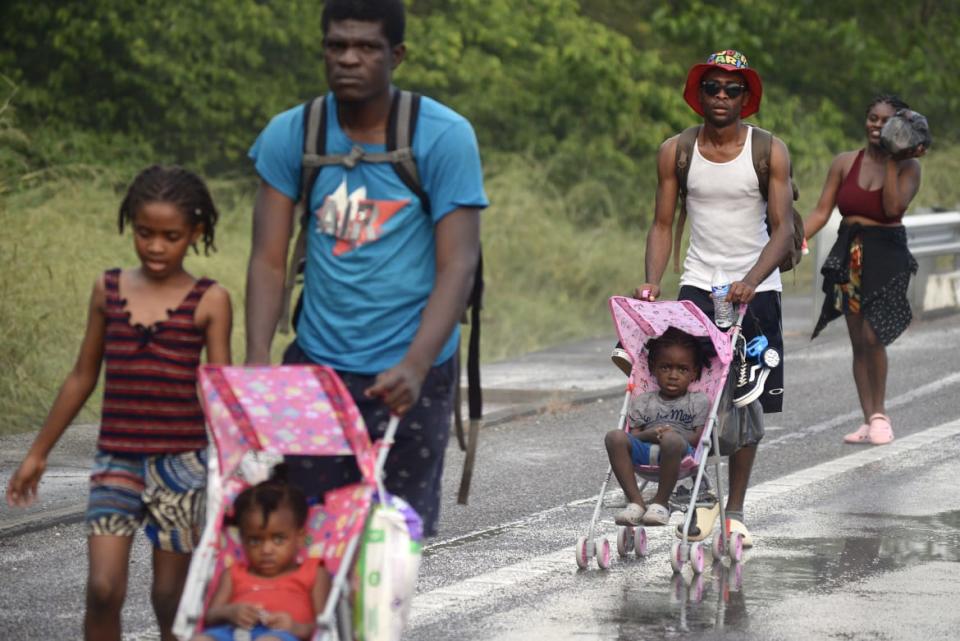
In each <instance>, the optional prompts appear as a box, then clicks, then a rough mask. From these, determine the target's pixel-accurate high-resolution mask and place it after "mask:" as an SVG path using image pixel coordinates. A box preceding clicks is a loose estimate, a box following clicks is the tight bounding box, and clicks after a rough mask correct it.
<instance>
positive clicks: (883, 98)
mask: <svg viewBox="0 0 960 641" xmlns="http://www.w3.org/2000/svg"><path fill="white" fill-rule="evenodd" d="M879 104H887V105H890V106H891V107H893V110H894V111H900V110H901V109H909V108H910V105H908V104H907V103H906V102H904V101H903V99H902V98H900V96H898V95H897V94H894V93H881V94H877V95H876V96H874V97H873V100H871V101H870V104H869V105H867V112H866V113H867V115H868V116H869V115H870V110H871V109H873V107H874V105H879Z"/></svg>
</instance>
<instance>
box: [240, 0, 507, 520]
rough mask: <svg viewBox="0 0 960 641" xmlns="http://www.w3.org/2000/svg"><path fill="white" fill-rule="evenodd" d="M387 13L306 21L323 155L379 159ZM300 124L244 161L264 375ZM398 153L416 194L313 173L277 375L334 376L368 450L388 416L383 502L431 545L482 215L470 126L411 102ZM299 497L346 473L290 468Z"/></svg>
mask: <svg viewBox="0 0 960 641" xmlns="http://www.w3.org/2000/svg"><path fill="white" fill-rule="evenodd" d="M404 21H405V18H404V8H403V3H402V1H401V0H367V1H365V2H360V3H358V2H352V1H349V0H328V2H326V3H325V5H324V9H323V15H322V26H323V48H324V64H325V68H326V75H327V83H328V85H329V87H330V93H329V94H328V95H327V96H326V98H325V100H326V110H327V129H326V153H327V154H346V153H348V152H350V150H351V149H352V148H353V147H354V146H360V147H362V148H363V149H364V150H365V151H367V152H370V153H376V152H382V151H384V150H385V149H386V135H387V128H388V116H389V112H390V106H391V100H392V96H393V92H394V91H395V89H394V87H393V85H392V75H393V70H394V69H395V68H396V66H397V65H399V64H400V62H401V61H402V60H403V57H404V54H405V52H406V48H405V46H404V44H403V31H404ZM303 119H304V109H303V108H302V106H301V107H295V108H293V109H290V110H288V111H285V112H283V113H281V114H279V115H277V116H275V117H274V118H273V119H272V120H271V121H270V123H269V124H268V125H267V127H266V128H265V129H264V130H263V131H262V132H261V133H260V136H259V137H258V138H257V140H256V142H255V143H254V144H253V147H252V148H251V149H250V157H251V159H253V161H254V164H255V167H256V170H257V173H258V174H259V175H260V178H261V183H260V188H259V190H258V192H257V197H256V203H255V205H254V226H253V227H254V230H253V247H252V251H251V255H250V264H249V268H248V275H247V302H246V327H247V362H248V363H268V362H269V355H270V344H271V341H272V338H273V334H274V331H275V329H276V326H277V322H278V319H279V318H280V315H281V306H282V292H283V281H284V274H285V264H286V260H287V248H288V245H289V240H290V236H291V234H292V232H293V230H294V227H295V225H296V223H297V221H295V220H294V205H295V203H296V201H297V200H298V199H299V198H300V193H299V191H300V173H301V156H302V153H303V136H304V127H303V124H304V123H303ZM415 132H416V133H415V136H414V140H413V145H412V146H413V154H414V157H415V159H416V164H417V169H418V172H419V174H420V182H421V185H422V188H423V191H424V192H425V193H426V195H427V197H428V199H429V208H428V209H425V208H424V203H421V201H420V199H419V198H418V197H417V195H416V194H415V193H414V192H413V191H412V190H411V189H410V188H409V187H407V185H406V184H404V182H403V181H402V180H401V179H400V177H399V176H398V175H397V173H396V171H395V170H394V168H393V167H392V166H391V165H390V164H389V163H364V162H360V163H358V164H356V165H355V166H354V167H353V168H351V169H347V168H346V167H345V166H342V165H332V166H327V167H324V168H323V170H322V171H320V173H319V176H318V178H317V180H316V182H315V184H314V187H313V189H312V191H311V193H310V195H309V199H308V203H307V204H308V212H309V220H308V226H307V233H308V235H307V260H306V270H305V284H304V291H303V301H302V305H303V307H302V311H301V313H300V315H299V317H298V319H297V324H296V330H297V340H296V341H295V342H294V343H293V344H292V345H291V346H290V347H289V348H288V349H287V351H286V353H285V354H284V362H287V363H306V362H310V363H320V364H324V365H329V366H331V367H333V368H334V369H336V370H337V371H338V373H339V374H340V376H341V378H343V380H344V383H345V384H346V385H347V388H348V389H349V390H350V393H351V394H352V395H353V397H354V400H355V401H356V402H357V405H358V407H359V408H360V411H361V413H362V414H363V416H364V420H365V422H366V424H367V429H368V430H369V431H370V433H371V436H372V437H373V438H378V437H379V436H381V435H382V434H383V432H384V429H385V426H386V422H387V419H388V417H389V412H394V413H396V414H400V415H402V416H403V421H402V423H401V425H400V429H399V430H398V433H397V442H396V444H395V445H394V446H393V448H392V449H391V453H390V456H389V458H388V459H387V464H386V486H387V489H388V490H389V491H391V492H393V493H395V494H397V495H399V496H401V497H402V498H404V499H406V500H407V501H408V502H409V503H410V504H411V505H412V506H413V507H414V508H415V509H416V510H417V511H418V512H419V513H420V516H421V517H422V518H423V521H424V531H425V533H426V534H427V535H433V534H435V533H436V523H437V518H438V515H439V503H440V478H441V474H442V471H443V454H444V450H445V448H446V444H447V439H448V437H449V431H450V415H451V413H452V402H453V391H454V386H455V385H458V384H459V381H457V380H454V364H453V357H454V354H455V352H456V349H457V345H458V339H459V328H458V325H457V321H458V319H459V318H460V315H461V314H462V312H463V310H464V307H465V304H466V300H467V297H468V295H469V293H470V289H471V286H472V283H473V277H474V271H475V269H476V265H477V260H478V256H479V250H480V249H479V248H480V244H479V235H480V211H481V210H482V209H483V208H484V207H486V206H487V204H488V203H487V197H486V194H485V193H484V189H483V174H482V169H481V165H480V154H479V151H478V149H477V141H476V137H475V135H474V132H473V128H472V127H471V126H470V123H469V122H468V121H467V120H466V119H465V118H463V117H462V116H460V115H459V114H457V113H456V112H454V111H453V110H451V109H449V108H447V107H445V106H443V105H441V104H440V103H438V102H436V101H434V100H431V99H430V98H427V97H423V98H422V99H421V102H420V109H419V112H418V117H417V123H416V129H415ZM291 462H292V465H291V468H292V469H291V474H292V476H293V480H294V481H295V482H299V483H300V484H302V485H304V486H306V489H307V490H308V491H309V492H311V493H321V492H322V491H324V490H325V489H329V488H330V487H336V486H338V485H342V484H343V483H344V482H349V481H350V480H352V479H353V478H355V475H356V473H357V472H356V469H355V465H354V464H352V463H350V464H349V465H344V464H343V463H344V462H343V461H340V462H339V463H338V464H337V465H336V466H329V465H326V464H323V463H322V462H321V460H309V459H296V460H293V461H291Z"/></svg>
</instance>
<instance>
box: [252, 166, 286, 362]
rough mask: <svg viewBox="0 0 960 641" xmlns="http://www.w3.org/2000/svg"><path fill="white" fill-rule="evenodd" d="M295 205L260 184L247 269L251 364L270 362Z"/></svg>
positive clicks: (266, 185)
mask: <svg viewBox="0 0 960 641" xmlns="http://www.w3.org/2000/svg"><path fill="white" fill-rule="evenodd" d="M293 208H294V202H293V201H292V200H290V198H288V197H287V196H285V195H284V194H282V193H280V192H279V191H277V190H276V189H274V188H273V187H271V186H270V185H268V184H267V183H266V182H263V181H261V182H260V187H259V189H257V196H256V201H255V203H254V206H253V243H252V245H251V247H250V262H249V264H248V265H247V296H246V307H245V308H246V328H247V355H246V362H247V363H249V364H261V365H266V364H269V362H270V344H271V343H272V342H273V334H274V332H275V331H276V329H277V321H279V320H280V314H281V311H282V310H281V306H282V304H283V283H284V278H285V276H286V265H287V248H288V247H289V245H290V234H291V232H292V231H293V222H294V221H293Z"/></svg>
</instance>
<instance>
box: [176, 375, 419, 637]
mask: <svg viewBox="0 0 960 641" xmlns="http://www.w3.org/2000/svg"><path fill="white" fill-rule="evenodd" d="M199 381H200V383H199V384H200V391H201V398H202V401H203V408H204V414H205V416H206V419H207V426H208V432H209V434H210V437H211V438H210V441H211V445H210V447H211V455H210V457H209V469H208V476H207V511H206V524H205V527H204V531H203V535H202V538H201V540H200V544H199V545H198V546H197V550H196V552H195V553H194V556H193V559H192V561H191V564H190V571H189V574H188V577H187V581H186V585H185V587H184V592H183V596H182V598H181V601H180V607H179V610H178V612H177V617H176V621H175V625H174V633H175V634H176V635H177V636H178V638H180V639H183V640H187V639H190V637H191V636H192V635H193V634H194V633H196V632H199V631H201V630H202V628H203V617H204V614H205V612H206V609H207V608H208V607H209V603H210V599H211V597H212V593H213V590H212V589H211V586H212V585H216V581H217V580H218V578H219V576H220V575H221V574H222V573H223V572H224V570H225V569H226V568H228V567H229V566H230V565H231V564H232V563H242V562H243V558H242V556H243V552H242V548H241V546H240V543H239V540H238V536H237V533H236V532H235V531H232V530H233V528H230V527H226V526H225V525H224V517H225V516H226V515H227V513H228V511H229V509H230V506H232V504H233V500H234V499H235V498H236V496H237V495H238V494H239V493H240V492H241V491H242V490H243V489H244V488H246V487H248V486H250V485H254V484H256V483H258V482H260V481H263V480H265V479H266V478H267V477H268V476H269V474H270V469H271V468H272V466H273V465H274V464H276V463H278V462H280V461H282V459H283V456H284V455H303V456H345V455H350V456H354V457H356V463H357V467H358V468H359V469H360V473H361V477H362V479H361V481H360V482H359V483H355V484H352V485H347V486H344V487H340V488H336V489H333V490H331V491H328V492H327V493H326V494H325V495H324V497H323V501H322V503H317V504H316V505H314V506H312V507H311V509H310V512H309V516H308V520H307V546H306V550H305V554H306V555H307V556H309V557H315V558H319V559H321V560H322V563H323V565H324V566H325V568H326V569H327V571H328V572H330V574H331V575H332V576H333V581H332V586H331V591H330V596H329V598H328V599H327V604H326V607H325V609H324V610H323V612H318V613H317V627H316V631H315V633H314V635H313V640H314V641H320V640H326V639H333V638H339V639H341V641H350V640H352V639H367V640H374V639H375V640H377V641H380V640H383V641H387V640H396V639H399V638H400V634H401V633H402V630H403V626H404V623H405V621H406V615H407V612H408V611H409V607H410V601H411V599H412V597H413V593H414V590H415V586H416V577H417V572H418V569H419V562H420V545H421V542H422V529H421V523H420V518H419V516H417V514H416V512H415V511H414V510H412V509H411V508H410V507H409V506H407V505H406V504H405V503H404V502H403V501H401V500H400V499H399V498H397V497H392V496H389V495H387V493H386V492H385V491H384V488H383V464H384V461H385V460H386V456H387V453H388V451H389V448H390V445H391V444H392V442H393V436H394V434H395V433H396V429H397V425H398V423H399V419H398V418H397V417H392V418H391V421H390V423H389V425H388V427H387V431H386V434H385V436H384V438H383V440H382V441H379V442H378V443H376V444H371V442H370V437H369V435H368V433H367V430H366V428H365V426H364V423H363V419H362V417H361V416H360V413H359V411H358V410H357V407H356V405H355V404H354V402H353V399H352V398H351V397H350V394H349V392H348V391H347V389H346V388H345V387H344V385H343V383H342V382H341V381H340V379H339V377H337V375H336V373H335V372H334V371H333V370H331V369H329V368H326V367H322V366H316V365H310V366H283V367H224V366H204V367H202V368H201V370H200V376H199Z"/></svg>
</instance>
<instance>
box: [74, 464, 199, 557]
mask: <svg viewBox="0 0 960 641" xmlns="http://www.w3.org/2000/svg"><path fill="white" fill-rule="evenodd" d="M206 485H207V451H206V450H195V451H191V452H178V453H176V454H121V453H118V452H104V451H102V450H99V451H97V453H96V455H95V456H94V459H93V471H92V472H91V474H90V500H89V502H88V503H87V514H86V518H85V520H86V523H87V534H88V535H89V536H97V535H113V536H133V535H134V534H135V533H136V532H137V529H138V528H139V527H140V525H141V524H144V531H145V532H146V534H147V537H148V538H149V539H150V541H151V543H153V546H154V547H155V548H157V549H160V550H165V551H168V552H184V553H188V552H192V551H193V548H194V545H195V542H196V540H197V539H199V537H200V531H201V530H202V528H203V519H204V511H205V509H206V500H205V499H206Z"/></svg>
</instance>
